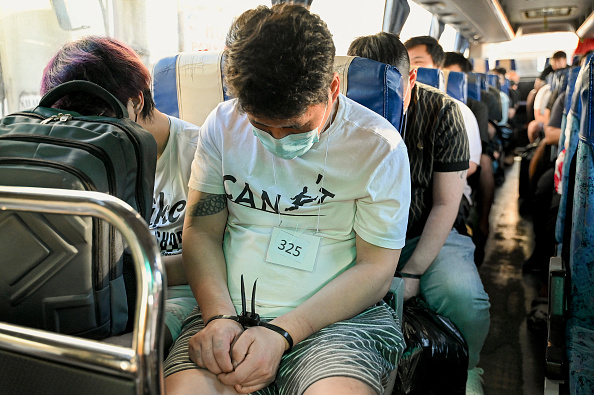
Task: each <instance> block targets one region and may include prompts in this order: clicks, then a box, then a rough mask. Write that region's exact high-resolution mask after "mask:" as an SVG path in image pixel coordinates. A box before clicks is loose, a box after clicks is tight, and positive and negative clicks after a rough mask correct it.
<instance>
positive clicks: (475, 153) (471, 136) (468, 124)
mask: <svg viewBox="0 0 594 395" xmlns="http://www.w3.org/2000/svg"><path fill="white" fill-rule="evenodd" d="M452 99H453V98H452ZM454 100H455V101H456V103H458V107H460V112H461V113H462V118H464V127H465V128H466V134H467V135H468V149H469V151H470V161H471V162H474V163H476V165H477V166H479V165H480V162H481V153H482V152H483V147H482V145H481V134H480V131H479V126H478V122H477V121H476V117H475V116H474V113H473V112H472V110H471V109H470V108H469V107H468V106H467V105H466V104H464V103H463V102H461V101H460V100H457V99H454ZM463 193H464V196H466V199H468V202H470V204H472V197H471V194H472V188H470V186H469V185H468V183H467V182H466V183H465V185H464V192H463Z"/></svg>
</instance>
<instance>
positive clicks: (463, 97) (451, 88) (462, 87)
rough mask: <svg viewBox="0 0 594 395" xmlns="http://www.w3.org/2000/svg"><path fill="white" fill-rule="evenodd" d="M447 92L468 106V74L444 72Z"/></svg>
mask: <svg viewBox="0 0 594 395" xmlns="http://www.w3.org/2000/svg"><path fill="white" fill-rule="evenodd" d="M443 74H444V77H445V81H446V92H447V94H448V95H450V96H451V97H453V98H454V99H457V100H460V101H461V102H462V103H464V104H466V102H467V97H468V77H467V76H466V73H459V72H457V71H449V70H444V72H443Z"/></svg>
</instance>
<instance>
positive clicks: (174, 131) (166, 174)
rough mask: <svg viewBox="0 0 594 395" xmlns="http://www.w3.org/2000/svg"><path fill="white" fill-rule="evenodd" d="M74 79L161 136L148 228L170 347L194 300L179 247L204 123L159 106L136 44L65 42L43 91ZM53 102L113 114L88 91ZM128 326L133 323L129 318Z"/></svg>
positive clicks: (93, 39) (86, 39)
mask: <svg viewBox="0 0 594 395" xmlns="http://www.w3.org/2000/svg"><path fill="white" fill-rule="evenodd" d="M72 80H86V81H90V82H93V83H95V84H97V85H100V86H101V87H103V88H105V89H106V90H107V91H109V92H110V93H112V94H113V95H114V96H115V97H116V98H117V99H118V100H119V101H121V102H122V103H123V104H124V106H126V107H127V109H128V114H129V116H130V118H132V119H134V120H135V121H136V122H137V123H138V124H140V125H141V126H142V127H144V128H145V129H146V130H148V131H149V132H150V133H151V134H152V135H153V136H154V137H155V140H156V141H157V155H158V156H157V168H156V174H155V188H154V194H153V209H152V214H151V221H150V223H149V228H150V229H151V232H152V233H153V234H154V235H155V237H156V238H157V242H158V244H159V247H160V250H161V255H162V260H163V263H164V266H165V271H166V274H167V285H168V286H169V288H168V299H167V302H166V308H165V324H166V327H167V329H168V331H165V350H167V349H168V347H169V345H170V344H172V343H173V341H174V340H175V339H176V338H177V336H178V335H179V332H180V330H181V324H182V322H183V320H184V319H185V318H186V317H187V316H188V315H189V314H190V312H191V311H192V309H193V308H194V307H195V306H196V299H195V298H194V296H193V295H192V291H191V289H190V287H189V285H188V284H187V280H186V278H185V274H184V269H183V266H182V261H181V251H182V229H183V221H184V216H185V208H186V204H187V195H188V180H189V178H190V171H191V169H190V165H191V163H192V159H193V157H194V152H195V151H196V145H197V140H198V134H199V131H200V129H199V128H198V127H196V126H195V125H192V124H190V123H188V122H185V121H182V120H180V119H177V118H175V117H171V116H169V115H166V114H164V113H162V112H160V111H159V110H157V109H156V107H155V102H154V101H153V98H152V95H151V89H150V87H151V74H150V72H149V70H148V68H147V67H146V66H145V65H144V64H143V63H142V61H141V59H140V57H139V56H138V55H137V54H136V52H135V51H134V50H133V49H132V48H130V47H129V46H128V45H126V44H124V43H123V42H120V41H118V40H115V39H113V38H108V37H99V36H87V37H83V38H80V39H78V40H76V41H73V42H69V43H67V44H65V45H64V46H63V47H62V48H61V49H60V50H59V51H58V53H57V54H56V55H55V56H54V57H53V58H52V59H51V60H50V61H49V63H48V64H47V66H46V68H45V70H44V72H43V77H42V81H41V94H42V95H43V94H45V93H46V92H48V91H49V90H51V89H52V88H54V87H56V86H58V85H60V84H62V83H65V82H67V81H72ZM54 107H57V108H61V109H65V110H71V111H76V112H78V113H80V114H81V115H104V116H111V115H113V114H112V111H111V109H110V107H109V106H108V105H107V103H105V102H104V101H103V100H102V99H99V98H97V97H95V96H93V95H90V94H87V93H84V92H81V93H71V94H69V95H67V96H65V97H64V98H62V99H61V100H59V101H58V102H56V104H54ZM129 292H134V290H130V291H129ZM128 328H131V323H130V322H129V323H128Z"/></svg>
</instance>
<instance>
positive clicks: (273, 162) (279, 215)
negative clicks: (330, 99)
mask: <svg viewBox="0 0 594 395" xmlns="http://www.w3.org/2000/svg"><path fill="white" fill-rule="evenodd" d="M332 115H333V114H332V113H330V116H329V117H328V120H327V121H326V123H325V124H324V128H326V126H327V125H328V122H329V120H330V119H331V118H332ZM331 134H332V132H331V131H328V137H327V138H326V154H325V155H324V168H323V169H322V185H321V187H320V190H323V189H324V178H325V177H326V165H327V163H328V147H329V146H330V136H331ZM275 163H276V159H275V157H274V155H272V174H273V176H274V189H275V190H276V191H277V194H278V186H277V183H276V165H275ZM321 211H322V199H321V198H320V199H319V202H318V220H317V224H316V234H317V233H319V232H320V216H321ZM277 213H278V227H280V226H281V224H282V222H283V220H282V219H281V214H280V207H279V208H278V210H277ZM298 227H299V224H297V225H296V226H295V232H297V228H298ZM304 231H305V228H304V229H303V230H302V231H301V233H303V232H304ZM301 233H300V234H299V235H301Z"/></svg>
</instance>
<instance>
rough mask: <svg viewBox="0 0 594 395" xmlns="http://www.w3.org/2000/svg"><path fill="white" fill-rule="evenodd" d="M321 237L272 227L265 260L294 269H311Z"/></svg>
mask: <svg viewBox="0 0 594 395" xmlns="http://www.w3.org/2000/svg"><path fill="white" fill-rule="evenodd" d="M320 240H321V237H318V236H312V235H304V234H297V235H295V234H294V233H293V232H291V231H289V230H286V229H281V228H274V229H273V230H272V237H271V238H270V245H269V246H268V252H267V253H266V261H268V262H270V263H275V264H277V265H282V266H288V267H292V268H295V269H300V270H306V271H308V272H311V271H313V268H314V265H315V263H316V257H317V256H318V248H319V247H320Z"/></svg>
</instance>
